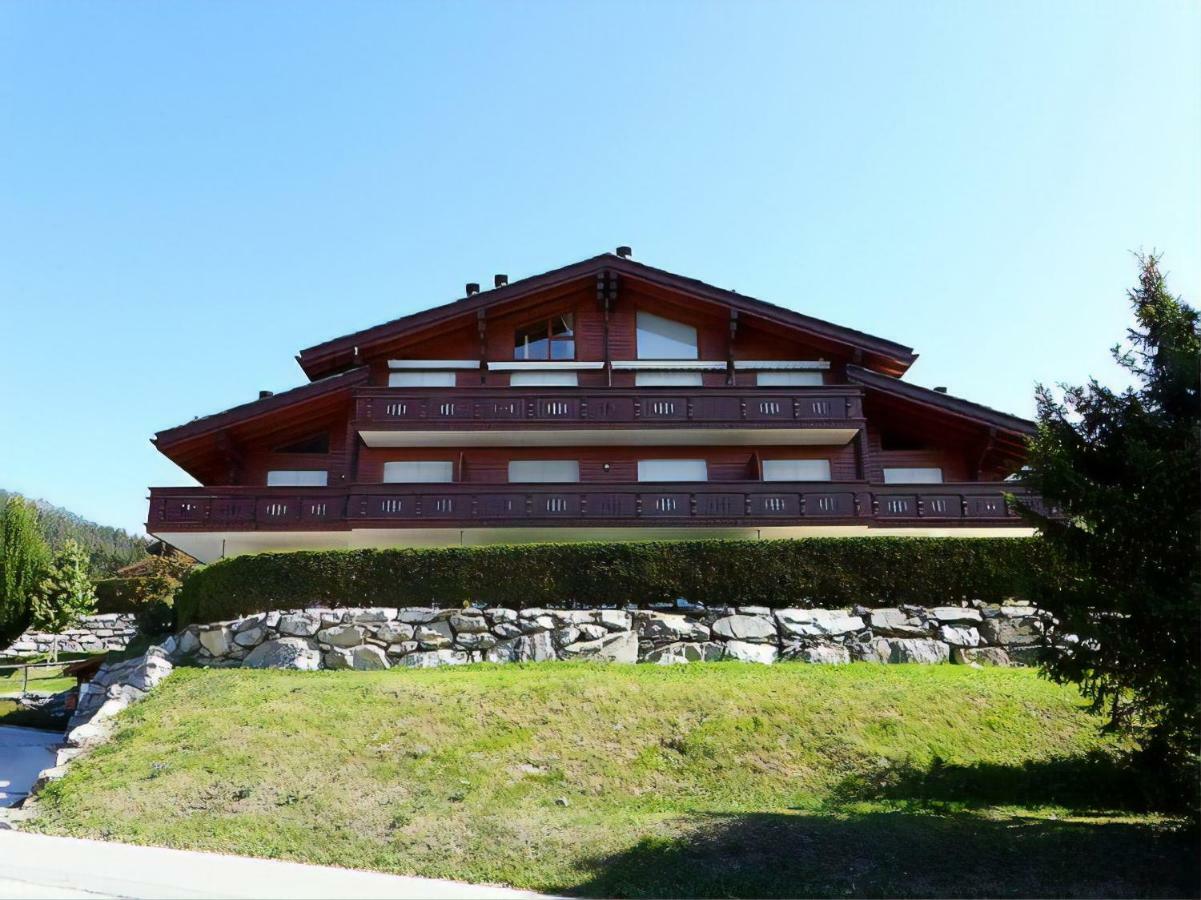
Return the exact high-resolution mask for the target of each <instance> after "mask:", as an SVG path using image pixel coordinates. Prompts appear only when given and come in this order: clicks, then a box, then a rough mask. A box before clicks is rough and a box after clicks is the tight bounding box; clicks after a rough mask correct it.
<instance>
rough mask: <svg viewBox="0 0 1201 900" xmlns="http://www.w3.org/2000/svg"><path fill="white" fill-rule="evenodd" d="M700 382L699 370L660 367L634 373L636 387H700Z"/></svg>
mask: <svg viewBox="0 0 1201 900" xmlns="http://www.w3.org/2000/svg"><path fill="white" fill-rule="evenodd" d="M702 383H703V382H702V381H701V373H700V372H681V371H671V370H668V369H661V370H657V371H653V372H635V373H634V384H635V385H637V386H638V387H700V386H701V384H702Z"/></svg>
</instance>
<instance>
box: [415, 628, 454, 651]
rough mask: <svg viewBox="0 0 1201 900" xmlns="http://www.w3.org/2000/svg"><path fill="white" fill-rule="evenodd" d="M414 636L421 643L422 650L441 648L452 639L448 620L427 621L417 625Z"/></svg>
mask: <svg viewBox="0 0 1201 900" xmlns="http://www.w3.org/2000/svg"><path fill="white" fill-rule="evenodd" d="M414 637H415V638H416V640H417V641H418V643H420V644H421V647H422V649H423V650H441V649H443V648H444V647H449V646H450V644H451V642H452V641H453V640H454V635H453V634H452V633H451V630H450V622H447V621H440V622H429V623H427V624H425V625H418V626H417V629H416V634H415V635H414Z"/></svg>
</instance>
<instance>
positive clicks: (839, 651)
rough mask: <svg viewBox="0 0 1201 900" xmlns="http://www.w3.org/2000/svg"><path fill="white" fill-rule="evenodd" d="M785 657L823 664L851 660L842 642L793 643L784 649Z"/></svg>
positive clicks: (849, 653) (842, 662) (834, 663)
mask: <svg viewBox="0 0 1201 900" xmlns="http://www.w3.org/2000/svg"><path fill="white" fill-rule="evenodd" d="M784 656H785V658H786V659H794V660H796V661H797V662H807V663H818V664H823V665H842V664H844V663H849V662H850V661H851V651H850V650H849V649H848V648H847V647H846V646H845V645H843V644H808V645H799V646H798V645H793V646H791V647H786V648H785V650H784Z"/></svg>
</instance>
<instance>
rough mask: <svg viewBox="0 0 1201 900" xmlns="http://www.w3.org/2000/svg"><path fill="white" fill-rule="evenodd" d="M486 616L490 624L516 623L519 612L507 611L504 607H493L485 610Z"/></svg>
mask: <svg viewBox="0 0 1201 900" xmlns="http://www.w3.org/2000/svg"><path fill="white" fill-rule="evenodd" d="M484 616H485V618H487V619H488V621H489V622H492V623H494V624H495V623H496V622H516V621H517V610H515V609H506V608H505V607H503V606H493V607H490V608H488V609H486V610H484Z"/></svg>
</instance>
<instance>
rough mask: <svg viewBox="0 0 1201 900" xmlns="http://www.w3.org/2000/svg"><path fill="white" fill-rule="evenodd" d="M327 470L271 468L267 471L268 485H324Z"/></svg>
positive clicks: (327, 477)
mask: <svg viewBox="0 0 1201 900" xmlns="http://www.w3.org/2000/svg"><path fill="white" fill-rule="evenodd" d="M327 484H329V472H324V471H320V470H313V469H300V470H289V469H273V470H271V471H270V472H268V473H267V486H268V487H325V486H326V485H327Z"/></svg>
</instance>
